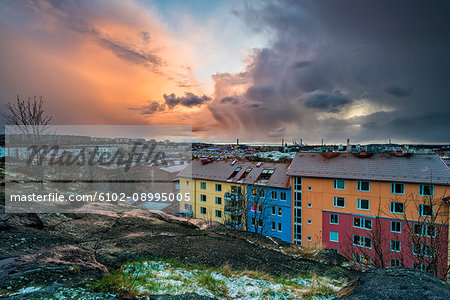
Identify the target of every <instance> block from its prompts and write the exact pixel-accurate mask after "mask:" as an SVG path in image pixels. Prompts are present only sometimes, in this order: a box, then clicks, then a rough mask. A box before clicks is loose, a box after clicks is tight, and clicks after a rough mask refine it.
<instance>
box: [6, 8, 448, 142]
mask: <svg viewBox="0 0 450 300" xmlns="http://www.w3.org/2000/svg"><path fill="white" fill-rule="evenodd" d="M0 41H1V42H0V102H1V103H0V104H1V105H2V111H4V107H3V104H5V103H8V102H14V101H15V99H16V97H17V95H19V96H20V98H22V99H27V98H28V97H32V96H42V98H43V100H44V104H45V107H46V111H47V113H49V114H51V115H52V116H53V123H55V124H57V125H72V124H76V125H147V124H148V125H189V126H192V135H193V138H194V139H195V140H198V141H204V142H233V141H235V140H236V138H239V139H240V141H243V142H249V143H257V142H266V143H273V142H279V141H281V139H282V138H284V140H285V141H286V142H291V141H292V140H297V141H298V140H300V139H303V141H304V142H306V143H309V144H318V143H320V142H321V139H324V142H325V143H327V144H332V143H337V144H340V143H345V140H346V139H347V138H350V139H351V141H352V143H372V142H381V143H385V142H387V141H388V140H389V139H391V140H392V142H394V143H450V88H449V87H450V2H448V1H404V0H399V1H388V0H383V1H365V0H352V1H350V0H340V1H332V0H328V1H323V0H317V1H302V0H297V1H289V0H286V1H284V0H279V1H235V0H231V1H225V0H222V1H220V0H214V1H213V0H210V1H207V0H203V1H194V0H187V1H182V0H179V1H176V0H160V1H144V0H135V1H131V0H130V1H127V0H122V1H118V0H98V1H85V0H77V1H56V0H23V1H5V0H0ZM2 122H3V124H4V121H3V120H2Z"/></svg>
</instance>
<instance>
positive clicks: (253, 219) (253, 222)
mask: <svg viewBox="0 0 450 300" xmlns="http://www.w3.org/2000/svg"><path fill="white" fill-rule="evenodd" d="M251 223H252V226H255V224H256V222H255V218H252V221H251ZM272 224H273V222H272Z"/></svg>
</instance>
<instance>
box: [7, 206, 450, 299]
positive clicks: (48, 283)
mask: <svg viewBox="0 0 450 300" xmlns="http://www.w3.org/2000/svg"><path fill="white" fill-rule="evenodd" d="M208 225H212V224H208V223H205V222H204V221H198V220H197V221H195V220H194V221H193V220H187V219H183V218H176V217H172V216H169V215H167V214H165V213H162V212H158V211H148V210H143V209H137V208H135V207H129V211H128V212H126V213H112V212H105V213H101V214H45V215H39V216H37V215H33V214H31V215H10V214H1V215H0V230H1V236H0V295H2V296H0V297H11V298H15V299H21V298H29V297H31V296H34V297H38V298H44V299H52V298H60V297H62V296H66V297H68V298H71V297H77V298H81V299H113V298H116V297H129V298H133V297H144V298H146V297H150V295H156V294H172V295H180V294H184V296H179V297H184V298H186V297H188V298H189V297H194V298H197V297H203V298H205V297H206V298H208V297H218V298H221V297H222V296H223V297H225V298H226V296H227V295H228V296H230V297H231V296H232V297H235V298H248V297H250V296H251V297H253V298H254V299H258V298H266V297H269V296H271V297H275V298H280V299H286V298H297V297H304V298H309V297H312V296H318V297H319V298H330V297H331V298H332V297H335V296H337V295H338V294H339V293H340V292H339V290H340V289H341V288H342V287H343V286H345V285H347V284H350V287H349V288H347V290H346V289H344V290H343V291H342V292H344V291H345V294H346V295H347V294H348V295H352V294H351V293H353V294H354V293H357V292H358V289H360V288H361V286H364V285H365V284H366V283H363V284H361V282H363V281H362V280H363V278H364V276H363V274H362V273H361V272H360V271H358V270H354V269H351V268H349V264H348V263H347V262H345V261H343V260H342V258H341V257H340V256H336V255H332V254H330V253H328V254H327V253H321V254H319V255H316V256H314V255H307V256H308V257H302V256H301V255H300V254H293V253H295V252H294V251H292V249H291V248H290V247H289V246H288V245H287V244H284V243H282V242H281V241H275V240H274V239H267V238H264V237H260V236H257V235H255V234H251V233H240V232H237V231H232V230H229V229H226V228H224V227H222V226H219V225H216V226H213V227H211V228H209V227H210V226H208ZM312 256H314V257H313V259H312ZM148 266H152V267H151V268H149V267H148ZM136 272H137V273H136ZM158 272H160V273H158ZM162 274H165V275H164V276H166V277H167V278H165V277H164V276H163V275H162ZM186 274H191V275H189V276H191V277H189V276H187V275H186ZM161 276H163V277H164V278H163V279H164V280H163V282H160V281H158V280H160V278H161ZM149 278H156V279H157V280H156V279H155V280H156V281H151V280H150V279H149ZM190 278H191V279H190ZM166 279H167V280H169V281H167V280H166ZM149 280H150V281H149ZM352 283H353V285H352ZM177 285H178V286H183V288H176V286H177ZM242 286H246V287H248V286H252V287H253V288H252V289H249V290H247V294H245V293H244V294H239V293H237V292H233V290H236V289H241V288H242ZM155 287H156V288H155ZM219 287H221V288H219ZM257 287H259V288H257ZM442 287H443V290H444V291H445V290H446V291H448V290H449V289H448V287H447V286H446V285H444V284H442ZM217 291H219V293H218V292H217ZM220 291H222V292H220ZM273 291H275V292H276V291H278V292H279V293H275V294H271V293H272V292H273ZM220 293H222V294H220ZM441 294H442V293H441ZM74 295H76V296H74ZM356 295H358V294H356ZM449 295H450V294H449ZM161 297H162V296H160V298H161ZM164 297H168V296H164ZM164 297H163V298H164ZM251 297H250V298H251ZM225 298H224V299H225ZM353 298H355V296H353ZM356 298H358V297H356Z"/></svg>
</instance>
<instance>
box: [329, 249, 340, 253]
mask: <svg viewBox="0 0 450 300" xmlns="http://www.w3.org/2000/svg"><path fill="white" fill-rule="evenodd" d="M328 250H330V252H331V253H339V250H338V249H334V248H329V249H328Z"/></svg>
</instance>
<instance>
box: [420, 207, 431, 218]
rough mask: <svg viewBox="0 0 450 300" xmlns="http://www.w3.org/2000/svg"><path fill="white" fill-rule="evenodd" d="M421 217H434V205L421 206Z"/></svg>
mask: <svg viewBox="0 0 450 300" xmlns="http://www.w3.org/2000/svg"><path fill="white" fill-rule="evenodd" d="M419 216H423V217H431V216H433V205H425V204H419Z"/></svg>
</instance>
